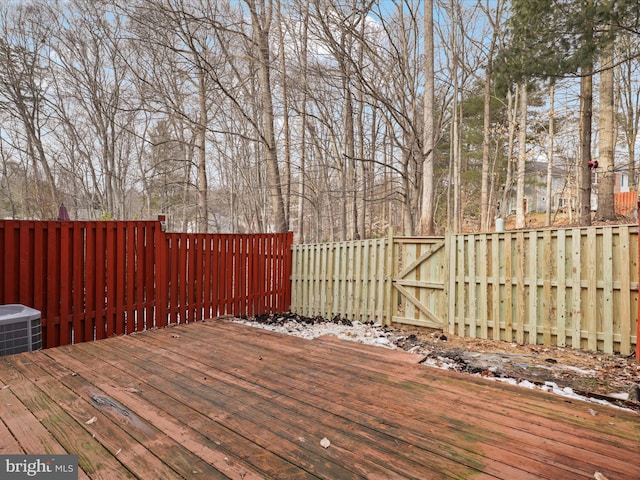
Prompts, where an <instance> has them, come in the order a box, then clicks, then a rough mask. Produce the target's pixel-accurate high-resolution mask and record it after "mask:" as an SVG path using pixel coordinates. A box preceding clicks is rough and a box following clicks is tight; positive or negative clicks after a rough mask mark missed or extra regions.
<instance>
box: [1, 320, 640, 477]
mask: <svg viewBox="0 0 640 480" xmlns="http://www.w3.org/2000/svg"><path fill="white" fill-rule="evenodd" d="M419 360H420V358H419V357H417V356H414V355H411V354H408V353H405V352H399V351H392V350H387V349H382V348H376V347H369V346H364V345H360V344H355V343H350V342H344V341H339V340H336V339H333V338H330V337H326V338H322V339H317V340H313V341H307V340H302V339H299V338H295V337H288V336H282V335H278V334H274V333H271V332H267V331H264V330H259V329H253V328H251V327H246V326H243V325H238V324H234V323H230V322H226V321H207V322H204V323H198V324H192V325H188V326H181V327H176V328H170V329H164V330H157V331H151V332H145V333H142V334H136V335H130V336H126V337H118V338H112V339H109V340H104V341H100V342H93V343H84V344H78V345H73V346H68V347H60V348H57V349H49V350H44V351H41V352H34V353H31V354H21V355H15V356H11V357H4V358H1V359H0V419H1V421H0V453H63V452H65V451H67V452H69V453H76V454H78V455H79V456H80V466H81V467H82V470H83V471H82V474H81V478H109V479H119V478H136V477H137V478H162V479H173V478H187V479H190V478H206V479H210V478H212V479H215V478H232V479H261V478H274V479H310V478H325V479H350V478H361V479H376V478H378V479H392V478H415V479H445V478H460V479H476V478H478V479H479V478H502V479H509V480H511V479H514V480H518V479H545V478H546V479H550V480H563V479H567V480H568V479H572V480H573V479H579V478H593V475H594V473H595V472H596V471H600V472H602V473H603V474H605V475H607V476H608V477H609V478H610V479H611V480H624V479H629V480H632V479H633V480H637V478H639V476H640V417H639V416H638V415H637V414H634V413H630V412H626V411H621V410H618V409H613V408H610V407H603V406H599V405H595V404H589V403H584V402H580V401H577V400H569V399H563V398H560V397H556V396H552V395H549V394H545V393H542V392H537V391H530V390H525V389H520V388H516V387H511V386H509V385H503V384H499V383H495V382H490V381H487V380H484V379H480V378H473V377H469V376H465V375H459V374H456V373H451V372H444V371H440V370H435V369H431V368H428V367H424V366H420V365H418V364H417V362H418V361H419ZM92 417H96V421H95V422H92V423H89V424H87V423H86V422H87V420H89V419H91V418H92ZM323 437H327V438H328V439H329V440H330V441H331V446H330V447H329V448H327V449H325V448H323V447H322V446H321V445H320V440H321V439H322V438H323Z"/></svg>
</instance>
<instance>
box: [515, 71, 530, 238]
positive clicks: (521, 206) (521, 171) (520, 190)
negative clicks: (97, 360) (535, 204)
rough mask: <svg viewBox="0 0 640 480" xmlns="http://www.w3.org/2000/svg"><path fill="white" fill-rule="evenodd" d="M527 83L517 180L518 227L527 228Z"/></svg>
mask: <svg viewBox="0 0 640 480" xmlns="http://www.w3.org/2000/svg"><path fill="white" fill-rule="evenodd" d="M527 103H528V99H527V83H526V81H525V82H523V83H522V84H521V85H520V122H519V125H518V128H519V129H520V130H519V133H518V173H517V182H516V228H525V227H526V225H527V224H526V219H525V214H526V212H525V196H524V184H525V168H526V164H527Z"/></svg>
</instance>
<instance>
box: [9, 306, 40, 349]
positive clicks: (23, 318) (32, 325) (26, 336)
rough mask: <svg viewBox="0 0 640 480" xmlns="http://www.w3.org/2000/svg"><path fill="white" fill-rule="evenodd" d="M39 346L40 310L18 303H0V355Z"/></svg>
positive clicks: (38, 347)
mask: <svg viewBox="0 0 640 480" xmlns="http://www.w3.org/2000/svg"><path fill="white" fill-rule="evenodd" d="M41 348H42V327H41V324H40V312H39V311H38V310H34V309H33V308H30V307H27V306H25V305H20V304H10V305H0V356H3V355H11V354H14V353H22V352H31V351H32V350H40V349H41Z"/></svg>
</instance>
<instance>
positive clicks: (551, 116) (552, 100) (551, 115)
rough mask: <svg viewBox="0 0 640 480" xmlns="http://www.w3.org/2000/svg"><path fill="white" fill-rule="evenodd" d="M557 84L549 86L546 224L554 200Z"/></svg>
mask: <svg viewBox="0 0 640 480" xmlns="http://www.w3.org/2000/svg"><path fill="white" fill-rule="evenodd" d="M555 91H556V89H555V85H554V84H553V83H552V84H551V86H550V87H549V105H550V111H549V152H548V153H547V209H546V211H545V219H544V223H545V225H546V226H547V227H548V226H551V204H552V203H553V202H552V198H551V195H552V191H551V187H552V183H553V157H554V155H553V143H554V140H555V127H554V125H553V120H554V115H555V111H554V110H555Z"/></svg>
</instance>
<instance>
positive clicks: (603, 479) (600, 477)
mask: <svg viewBox="0 0 640 480" xmlns="http://www.w3.org/2000/svg"><path fill="white" fill-rule="evenodd" d="M593 478H595V479H596V480H609V479H608V478H607V477H605V476H604V475H603V474H601V473H600V472H596V473H594V474H593Z"/></svg>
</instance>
